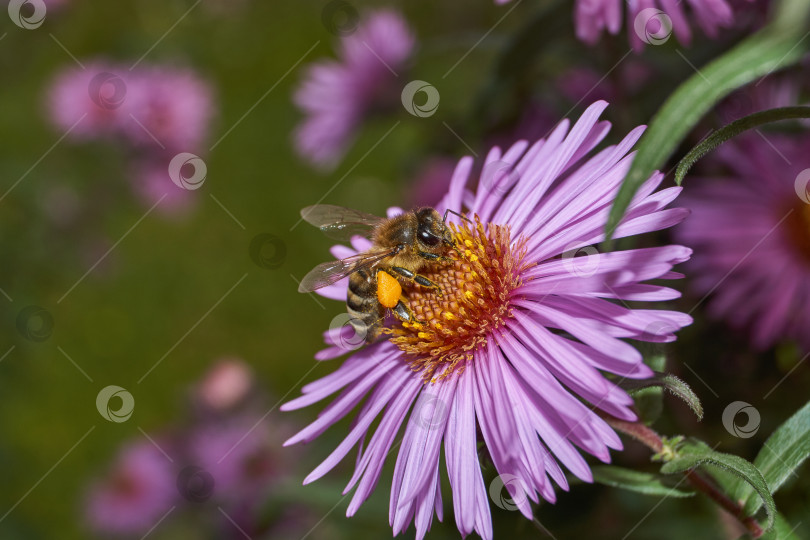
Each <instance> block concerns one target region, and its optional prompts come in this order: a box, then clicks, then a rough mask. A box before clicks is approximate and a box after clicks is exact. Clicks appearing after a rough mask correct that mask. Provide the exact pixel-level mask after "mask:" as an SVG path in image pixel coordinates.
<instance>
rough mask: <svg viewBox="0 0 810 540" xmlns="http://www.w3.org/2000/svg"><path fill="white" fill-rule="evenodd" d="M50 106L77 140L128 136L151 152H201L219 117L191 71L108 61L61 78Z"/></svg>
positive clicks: (54, 85) (52, 90)
mask: <svg viewBox="0 0 810 540" xmlns="http://www.w3.org/2000/svg"><path fill="white" fill-rule="evenodd" d="M47 105H48V107H47V108H48V114H49V118H50V120H51V122H52V123H53V124H54V125H55V126H56V127H57V128H59V129H61V130H63V131H67V130H70V134H71V136H73V137H74V138H77V139H89V138H103V137H108V136H110V135H113V134H114V135H122V136H124V137H125V138H126V140H128V141H129V142H130V143H132V144H134V145H136V146H137V147H142V148H145V149H146V150H148V151H150V152H171V153H177V152H178V151H191V152H198V153H200V152H201V151H202V149H201V148H199V146H200V144H201V143H202V141H203V140H204V139H205V138H206V136H207V134H208V127H209V124H210V122H211V119H212V117H213V115H214V104H213V97H212V91H211V88H210V86H209V85H208V84H207V83H206V82H204V81H203V80H202V79H200V78H199V77H198V76H197V75H196V74H194V73H193V72H192V71H190V70H188V69H182V68H173V67H165V66H139V67H137V68H135V69H132V70H130V69H129V68H128V67H126V66H119V65H115V64H112V63H109V62H104V61H94V62H92V63H88V64H87V65H86V66H85V68H84V69H75V68H70V69H67V70H65V71H63V72H62V73H60V74H59V75H57V77H56V79H55V80H54V82H53V83H52V85H51V87H50V89H49V92H48V99H47Z"/></svg>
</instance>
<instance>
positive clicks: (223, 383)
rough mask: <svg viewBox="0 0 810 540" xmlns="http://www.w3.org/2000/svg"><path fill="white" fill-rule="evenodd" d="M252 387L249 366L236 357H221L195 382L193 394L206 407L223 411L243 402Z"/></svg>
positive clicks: (251, 374) (251, 375)
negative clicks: (221, 358) (195, 386)
mask: <svg viewBox="0 0 810 540" xmlns="http://www.w3.org/2000/svg"><path fill="white" fill-rule="evenodd" d="M252 388H253V373H252V372H251V369H250V366H248V365H247V364H246V363H245V362H243V361H242V360H239V359H238V358H228V359H223V360H220V361H219V362H217V363H216V364H214V366H213V367H212V368H211V369H209V370H208V372H207V373H206V374H205V376H204V377H203V378H202V380H201V381H200V382H199V383H197V388H196V391H195V396H196V397H197V400H198V401H199V402H200V404H202V405H203V406H204V407H205V408H206V409H208V410H211V411H215V412H223V411H228V410H230V409H233V408H234V407H236V406H237V405H239V404H240V403H242V402H244V401H245V399H246V398H247V397H248V394H249V393H250V391H251V389H252Z"/></svg>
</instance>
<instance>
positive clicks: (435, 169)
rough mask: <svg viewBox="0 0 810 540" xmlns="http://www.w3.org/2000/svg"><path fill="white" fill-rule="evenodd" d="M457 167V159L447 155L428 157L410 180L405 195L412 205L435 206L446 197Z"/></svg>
mask: <svg viewBox="0 0 810 540" xmlns="http://www.w3.org/2000/svg"><path fill="white" fill-rule="evenodd" d="M455 169H456V160H455V159H453V158H450V157H446V156H437V157H432V158H428V159H427V160H426V161H425V163H424V164H422V166H421V167H420V168H419V169H418V170H417V171H416V174H415V175H414V179H413V181H411V182H408V185H407V188H406V190H405V197H407V198H408V199H409V203H410V206H413V207H418V206H433V205H434V204H436V203H437V202H438V201H440V200H441V198H442V197H444V194H445V193H447V188H448V187H449V186H450V179H451V178H452V177H453V171H454V170H455Z"/></svg>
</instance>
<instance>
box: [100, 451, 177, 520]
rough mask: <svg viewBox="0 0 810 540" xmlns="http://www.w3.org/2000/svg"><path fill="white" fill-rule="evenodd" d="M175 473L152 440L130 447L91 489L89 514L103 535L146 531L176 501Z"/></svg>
mask: <svg viewBox="0 0 810 540" xmlns="http://www.w3.org/2000/svg"><path fill="white" fill-rule="evenodd" d="M176 497H177V489H176V488H175V473H174V469H173V468H172V464H171V463H170V462H169V460H168V459H167V458H166V456H164V455H163V454H161V453H160V451H159V450H158V449H157V448H155V446H153V445H152V443H150V442H148V441H144V442H142V443H138V444H134V445H130V446H127V447H125V448H124V449H123V451H122V452H121V454H119V456H118V457H117V459H116V461H115V463H114V464H113V466H112V469H111V470H110V472H109V474H108V476H107V477H106V478H104V479H103V480H101V481H100V482H97V483H96V484H95V485H93V486H92V487H91V489H90V493H89V495H88V498H87V501H86V506H85V513H86V517H87V521H88V524H89V525H90V527H91V528H92V529H93V530H94V531H96V532H98V533H102V534H106V535H110V534H137V535H140V534H143V533H145V532H146V531H148V530H149V529H150V528H151V527H152V526H153V525H154V524H155V523H157V521H158V520H159V519H160V518H161V516H163V515H164V514H165V513H166V512H167V511H168V510H169V509H170V508H171V507H172V505H173V504H174V501H175V498H176Z"/></svg>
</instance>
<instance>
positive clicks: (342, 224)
mask: <svg viewBox="0 0 810 540" xmlns="http://www.w3.org/2000/svg"><path fill="white" fill-rule="evenodd" d="M301 217H302V218H304V220H305V221H307V222H308V223H311V224H313V225H315V226H316V227H318V228H319V229H320V230H322V231H323V232H324V233H325V234H326V235H327V236H329V237H330V238H334V239H336V240H349V239H350V238H351V237H352V236H355V235H360V236H369V235H370V234H371V231H373V230H374V228H375V227H376V226H377V225H379V224H380V223H382V222H383V221H385V218H381V217H378V216H375V215H372V214H366V213H365V212H360V211H359V210H352V209H351V208H344V207H342V206H335V205H332V204H316V205H314V206H307V207H306V208H304V209H302V210H301Z"/></svg>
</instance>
